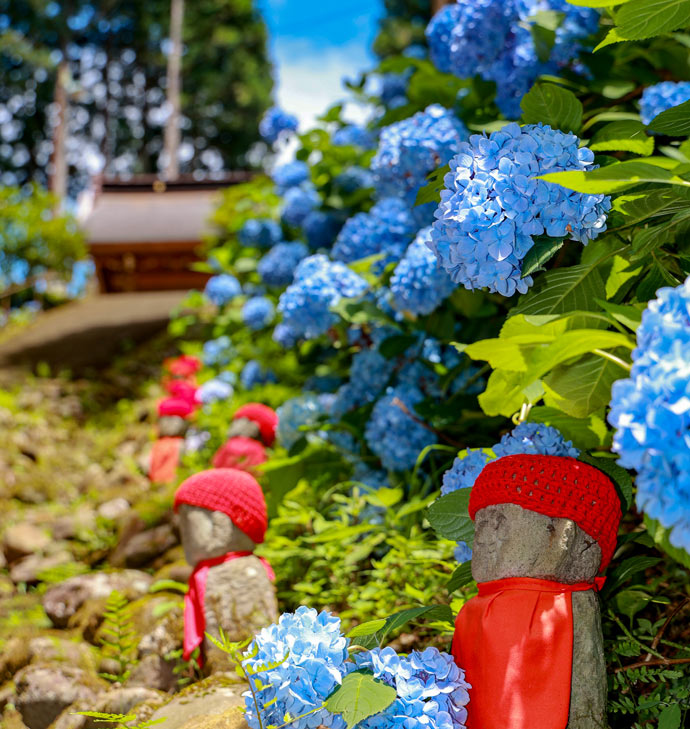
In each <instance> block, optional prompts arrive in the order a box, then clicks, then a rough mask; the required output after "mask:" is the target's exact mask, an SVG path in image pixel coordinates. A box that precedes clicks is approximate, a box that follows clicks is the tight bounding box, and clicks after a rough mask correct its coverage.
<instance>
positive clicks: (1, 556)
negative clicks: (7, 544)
mask: <svg viewBox="0 0 690 729" xmlns="http://www.w3.org/2000/svg"><path fill="white" fill-rule="evenodd" d="M5 567H7V560H6V559H5V553H4V552H3V551H2V550H1V549H0V570H4V569H5Z"/></svg>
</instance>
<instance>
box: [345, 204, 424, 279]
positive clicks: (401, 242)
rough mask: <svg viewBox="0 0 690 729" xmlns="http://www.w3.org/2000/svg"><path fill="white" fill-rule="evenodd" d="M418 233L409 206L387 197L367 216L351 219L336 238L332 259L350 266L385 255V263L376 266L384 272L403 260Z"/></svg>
mask: <svg viewBox="0 0 690 729" xmlns="http://www.w3.org/2000/svg"><path fill="white" fill-rule="evenodd" d="M416 230H417V224H416V223H415V220H414V217H413V215H412V213H411V212H410V209H409V207H408V206H407V205H406V204H405V203H404V202H403V201H402V200H400V199H398V198H395V197H389V198H385V199H383V200H381V201H379V202H377V203H376V205H374V207H373V208H372V209H371V210H370V211H369V212H368V213H357V214H356V215H353V216H352V217H351V218H349V219H348V221H347V222H346V223H345V225H344V226H343V228H342V230H341V231H340V233H339V234H338V237H337V238H336V241H335V244H334V246H333V258H336V259H338V260H340V261H345V262H346V263H350V262H352V261H358V260H360V259H362V258H367V257H368V256H373V255H376V254H382V255H383V260H382V261H380V262H379V265H378V266H377V267H376V269H377V270H381V269H383V267H385V265H386V264H387V263H390V262H391V261H399V260H400V259H401V258H402V255H403V253H404V252H405V249H406V248H407V246H408V245H409V243H410V241H411V239H412V236H413V234H414V233H415V231H416Z"/></svg>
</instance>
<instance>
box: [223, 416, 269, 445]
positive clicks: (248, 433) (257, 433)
mask: <svg viewBox="0 0 690 729" xmlns="http://www.w3.org/2000/svg"><path fill="white" fill-rule="evenodd" d="M238 436H241V437H243V438H252V439H253V440H261V429H260V428H259V426H258V425H257V424H256V423H255V422H254V421H253V420H249V418H237V420H233V421H232V425H231V426H230V428H229V430H228V438H237V437H238Z"/></svg>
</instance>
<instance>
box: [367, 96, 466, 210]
mask: <svg viewBox="0 0 690 729" xmlns="http://www.w3.org/2000/svg"><path fill="white" fill-rule="evenodd" d="M467 136H468V134H467V128H466V127H465V125H464V124H463V123H462V122H461V121H460V120H459V119H458V118H457V117H456V116H455V115H454V114H453V113H452V112H451V111H448V109H445V108H444V107H442V106H441V105H439V104H432V105H431V106H428V107H427V108H426V109H425V110H424V111H419V112H417V113H416V114H415V115H414V116H411V117H408V118H407V119H403V120H402V121H399V122H396V123H395V124H391V125H390V126H387V127H384V128H383V130H382V131H381V136H380V139H379V146H378V149H377V151H376V155H375V156H374V158H373V159H372V161H371V170H372V172H373V173H374V175H375V178H376V189H377V191H378V194H379V195H380V196H381V197H387V196H392V197H402V198H403V199H404V200H405V201H406V202H407V204H408V205H409V206H410V207H413V206H414V204H415V199H416V197H417V191H418V190H419V188H420V187H422V186H423V185H424V184H425V182H426V176H427V175H428V174H429V172H432V171H433V170H435V169H436V168H437V167H440V166H441V165H444V164H446V163H447V162H448V161H449V160H450V158H451V157H452V156H453V155H454V154H456V152H457V151H458V147H459V146H460V142H462V141H464V140H466V139H467ZM426 207H427V206H422V207H421V208H419V207H418V208H417V209H416V210H415V211H414V212H415V213H417V212H419V210H420V209H421V210H422V213H424V212H428V213H429V215H431V214H432V213H433V207H432V208H430V209H429V210H428V211H425V210H424V208H426ZM420 215H421V214H420ZM422 217H424V216H423V215H422ZM418 219H419V218H418ZM420 222H421V221H420Z"/></svg>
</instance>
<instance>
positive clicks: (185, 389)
mask: <svg viewBox="0 0 690 729" xmlns="http://www.w3.org/2000/svg"><path fill="white" fill-rule="evenodd" d="M165 389H166V390H167V391H168V392H169V393H170V394H171V395H172V397H176V398H179V399H180V400H187V401H189V402H190V403H192V404H193V405H196V399H195V398H196V391H197V390H198V389H199V388H198V386H197V385H193V384H192V383H191V382H188V381H187V380H170V382H167V383H166V384H165Z"/></svg>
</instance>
